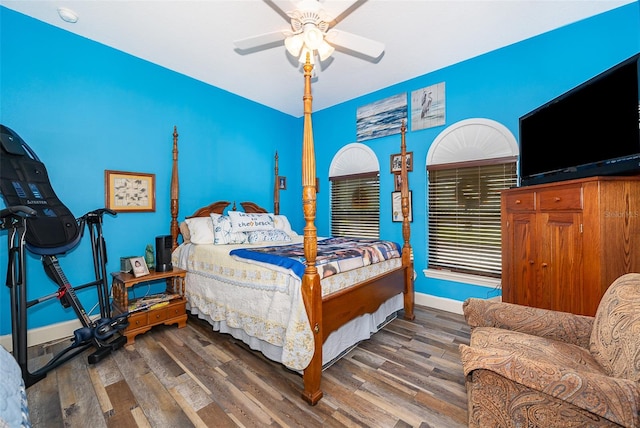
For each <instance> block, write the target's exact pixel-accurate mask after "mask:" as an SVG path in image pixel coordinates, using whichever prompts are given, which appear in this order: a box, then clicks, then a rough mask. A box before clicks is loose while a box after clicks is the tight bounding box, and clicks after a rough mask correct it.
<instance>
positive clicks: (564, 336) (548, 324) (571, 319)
mask: <svg viewBox="0 0 640 428" xmlns="http://www.w3.org/2000/svg"><path fill="white" fill-rule="evenodd" d="M462 309H463V312H464V317H465V319H466V320H467V324H469V327H471V328H472V329H473V328H475V327H496V328H503V329H507V330H512V331H519V332H522V333H527V334H533V335H535V336H540V337H546V338H549V339H554V340H559V341H562V342H565V343H571V344H574V345H578V346H581V347H583V348H587V349H588V348H589V339H590V337H591V330H592V328H593V320H594V318H593V317H588V316H584V315H575V314H571V313H568V312H558V311H551V310H548V309H540V308H532V307H530V306H522V305H516V304H513V303H504V302H498V301H495V300H482V299H476V298H470V299H467V300H466V301H465V302H464V303H463V305H462Z"/></svg>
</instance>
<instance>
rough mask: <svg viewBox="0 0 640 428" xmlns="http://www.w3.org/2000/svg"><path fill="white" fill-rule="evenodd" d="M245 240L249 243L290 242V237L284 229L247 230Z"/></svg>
mask: <svg viewBox="0 0 640 428" xmlns="http://www.w3.org/2000/svg"><path fill="white" fill-rule="evenodd" d="M247 241H248V242H249V243H250V244H255V243H258V242H291V237H290V236H289V234H288V233H286V232H285V231H284V230H280V229H271V230H254V231H253V232H247Z"/></svg>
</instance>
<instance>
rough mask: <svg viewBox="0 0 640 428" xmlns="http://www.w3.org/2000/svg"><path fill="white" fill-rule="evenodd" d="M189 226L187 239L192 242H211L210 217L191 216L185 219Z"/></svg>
mask: <svg viewBox="0 0 640 428" xmlns="http://www.w3.org/2000/svg"><path fill="white" fill-rule="evenodd" d="M185 223H187V227H188V228H189V240H190V241H191V243H193V244H213V238H214V235H213V222H212V221H211V218H210V217H193V218H188V219H186V220H185Z"/></svg>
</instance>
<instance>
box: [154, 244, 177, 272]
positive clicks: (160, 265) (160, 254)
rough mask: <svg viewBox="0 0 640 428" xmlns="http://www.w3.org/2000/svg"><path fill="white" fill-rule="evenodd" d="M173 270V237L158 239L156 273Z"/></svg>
mask: <svg viewBox="0 0 640 428" xmlns="http://www.w3.org/2000/svg"><path fill="white" fill-rule="evenodd" d="M171 270H173V265H172V264H171V235H165V236H157V237H156V272H167V271H171Z"/></svg>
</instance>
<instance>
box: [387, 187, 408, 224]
mask: <svg viewBox="0 0 640 428" xmlns="http://www.w3.org/2000/svg"><path fill="white" fill-rule="evenodd" d="M401 194H402V192H391V220H392V221H395V222H399V221H402V220H403V218H402V195H401ZM409 221H413V201H412V200H411V191H409Z"/></svg>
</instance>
